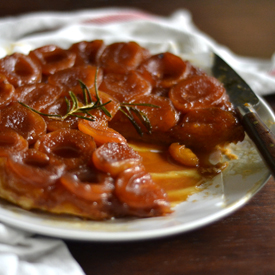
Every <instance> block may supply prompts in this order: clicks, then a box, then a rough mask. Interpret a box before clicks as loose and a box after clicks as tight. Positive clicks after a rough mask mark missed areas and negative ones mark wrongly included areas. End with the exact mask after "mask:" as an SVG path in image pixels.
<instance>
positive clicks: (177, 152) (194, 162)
mask: <svg viewBox="0 0 275 275" xmlns="http://www.w3.org/2000/svg"><path fill="white" fill-rule="evenodd" d="M169 153H170V155H171V156H172V157H173V159H174V160H176V161H177V162H179V163H181V164H183V165H185V166H188V167H197V166H198V165H199V158H198V157H197V156H196V155H195V154H194V153H193V152H192V150H191V149H189V148H186V147H185V145H180V144H179V143H172V144H171V145H170V146H169Z"/></svg>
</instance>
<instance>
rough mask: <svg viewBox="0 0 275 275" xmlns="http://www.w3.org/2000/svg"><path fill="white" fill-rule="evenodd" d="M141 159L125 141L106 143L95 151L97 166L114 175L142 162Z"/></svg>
mask: <svg viewBox="0 0 275 275" xmlns="http://www.w3.org/2000/svg"><path fill="white" fill-rule="evenodd" d="M141 161H142V159H141V157H140V155H139V154H138V153H137V152H135V151H134V150H133V149H132V148H131V147H129V146H128V145H127V144H125V143H115V142H110V143H104V144H103V145H102V146H100V147H99V148H97V149H96V150H95V151H94V153H93V163H94V165H95V167H96V168H97V169H99V170H100V171H103V172H105V173H109V174H110V175H112V176H117V175H118V174H119V173H120V172H122V171H124V170H125V169H127V168H129V167H133V166H136V165H139V164H141Z"/></svg>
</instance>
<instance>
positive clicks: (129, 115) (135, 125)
mask: <svg viewBox="0 0 275 275" xmlns="http://www.w3.org/2000/svg"><path fill="white" fill-rule="evenodd" d="M123 109H126V110H127V111H128V112H127V111H125V110H123ZM119 110H120V111H121V112H122V113H123V114H124V115H125V116H126V117H127V118H128V119H129V120H130V122H131V123H132V125H133V126H134V127H135V129H136V131H137V132H138V134H139V135H141V136H143V132H142V130H141V128H140V126H139V125H138V124H137V122H136V121H135V119H134V117H133V115H132V114H131V112H130V110H129V109H128V108H127V107H126V106H121V107H120V108H119Z"/></svg>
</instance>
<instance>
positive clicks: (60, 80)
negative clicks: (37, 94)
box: [48, 65, 103, 95]
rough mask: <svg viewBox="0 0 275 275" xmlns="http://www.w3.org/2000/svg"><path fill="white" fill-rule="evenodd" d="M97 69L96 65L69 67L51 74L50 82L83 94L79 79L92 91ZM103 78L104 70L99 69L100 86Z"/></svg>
mask: <svg viewBox="0 0 275 275" xmlns="http://www.w3.org/2000/svg"><path fill="white" fill-rule="evenodd" d="M96 70H97V68H96V67H94V66H90V65H85V66H77V67H73V68H68V69H64V70H62V71H59V72H56V73H55V74H53V75H51V76H49V78H48V82H49V83H50V84H53V85H57V86H63V87H64V89H65V91H66V92H67V93H68V92H69V91H73V92H74V93H75V94H77V95H82V89H81V86H80V84H79V80H81V81H82V82H83V83H85V85H86V86H87V88H88V89H90V90H91V92H92V89H93V88H94V84H95V75H96ZM102 78H103V74H102V70H99V71H98V74H97V86H98V87H99V85H100V83H101V82H102Z"/></svg>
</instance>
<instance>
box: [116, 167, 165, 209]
mask: <svg viewBox="0 0 275 275" xmlns="http://www.w3.org/2000/svg"><path fill="white" fill-rule="evenodd" d="M115 194H116V196H117V197H118V199H119V200H120V201H121V202H122V203H126V204H127V205H128V206H130V207H133V208H151V209H154V208H158V207H160V208H162V209H163V210H164V209H165V211H163V212H167V210H168V209H169V203H168V202H167V197H166V193H165V192H164V191H163V190H162V189H161V188H160V187H159V186H158V185H157V184H155V182H154V181H153V180H152V177H151V176H150V174H149V173H147V172H146V171H145V170H144V168H143V167H140V166H136V167H132V168H129V169H127V170H125V171H123V172H122V173H121V174H120V175H119V176H118V178H117V180H116V185H115Z"/></svg>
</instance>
